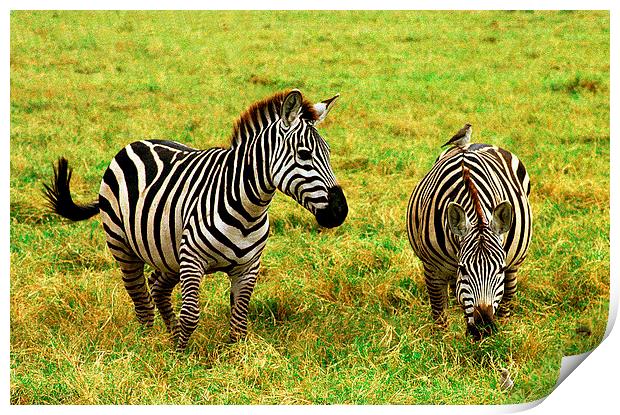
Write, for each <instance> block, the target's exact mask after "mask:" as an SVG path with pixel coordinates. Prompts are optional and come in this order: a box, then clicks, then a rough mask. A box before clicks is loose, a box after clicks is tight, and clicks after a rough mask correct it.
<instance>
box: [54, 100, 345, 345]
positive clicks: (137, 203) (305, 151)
mask: <svg viewBox="0 0 620 415" xmlns="http://www.w3.org/2000/svg"><path fill="white" fill-rule="evenodd" d="M338 97H339V95H338V94H337V95H336V96H334V97H332V98H330V99H327V100H325V101H322V102H319V103H317V104H314V105H313V104H312V103H310V102H309V101H308V100H306V99H305V98H303V97H302V94H301V92H300V91H299V90H297V89H293V90H290V91H284V92H279V93H276V94H275V95H273V96H271V97H268V98H265V99H263V100H262V101H259V102H257V103H254V104H253V105H251V106H250V107H249V109H248V110H247V111H246V112H245V113H243V114H242V115H241V116H240V118H239V119H238V120H237V122H236V123H235V125H234V128H233V134H232V139H231V144H230V147H229V148H210V149H207V150H198V149H194V148H191V147H188V146H186V145H183V144H181V143H178V142H173V141H163V140H143V141H136V142H133V143H131V144H129V145H127V146H126V147H125V148H123V149H122V150H121V151H120V152H119V153H118V154H117V155H116V156H115V157H114V158H113V159H112V161H111V162H110V165H109V167H108V168H107V170H106V171H105V173H104V174H103V179H102V181H101V187H100V190H99V197H98V200H96V201H95V202H92V203H90V204H81V205H80V204H76V203H74V202H73V200H72V198H71V193H70V189H69V182H70V180H71V174H72V170H71V169H69V167H68V162H67V160H66V159H65V158H60V159H59V161H58V163H57V165H56V166H54V181H53V183H52V184H51V185H50V186H48V185H44V186H45V191H46V196H47V198H48V200H49V202H50V203H51V207H52V208H53V210H54V211H55V212H56V213H57V214H59V215H60V216H63V217H65V218H68V219H70V220H73V221H80V220H85V219H88V218H90V217H92V216H94V215H96V214H97V213H100V214H101V220H102V224H103V228H104V230H105V233H106V242H107V246H108V248H109V250H110V251H111V253H112V256H113V257H114V258H115V260H116V261H117V262H118V265H119V267H120V269H121V272H122V276H123V283H124V286H125V288H126V290H127V292H128V293H129V296H130V297H131V299H132V300H133V303H134V308H135V313H136V316H137V319H138V321H139V322H140V323H142V324H143V325H144V326H146V327H151V326H152V325H153V322H154V314H155V311H154V310H155V308H157V310H158V311H159V313H160V315H161V317H162V319H163V321H164V323H165V326H166V329H167V330H168V332H169V333H171V335H172V338H173V340H174V342H175V343H176V349H177V350H178V351H183V350H185V348H186V347H187V343H188V340H189V338H190V336H191V334H192V333H193V332H194V330H195V329H196V327H197V325H198V320H199V312H200V307H199V298H198V294H199V286H200V283H201V280H202V278H203V276H204V275H206V274H210V273H213V272H216V271H223V272H225V273H227V274H228V276H229V279H230V335H229V336H230V338H229V341H230V342H236V341H238V340H240V339H242V338H244V337H246V335H247V315H248V304H249V301H250V297H251V295H252V292H253V290H254V286H255V283H256V279H257V274H258V271H259V266H260V258H261V254H262V252H263V249H264V247H265V244H266V242H267V237H268V234H269V217H268V208H269V205H270V202H271V200H272V198H273V197H274V194H275V193H276V190H280V191H281V192H283V193H285V194H286V195H288V196H290V197H292V198H293V199H294V200H295V201H297V202H298V203H299V204H300V205H302V206H303V207H304V208H305V209H307V210H308V211H310V212H311V213H312V214H313V215H314V216H315V218H316V221H317V222H318V224H319V225H320V226H322V227H326V228H333V227H337V226H340V225H341V224H342V223H343V222H344V220H345V218H346V217H347V214H348V205H347V200H346V197H345V195H344V193H343V191H342V188H341V187H340V185H339V184H338V183H337V181H336V178H335V175H334V172H333V170H332V166H331V162H330V147H329V145H328V144H327V142H326V141H325V140H324V139H323V137H321V135H319V133H318V131H317V129H316V125H317V124H319V123H320V122H321V121H323V120H324V119H325V117H326V116H327V114H328V113H329V111H330V110H331V109H332V107H333V105H334V103H335V102H336V100H337V99H338ZM145 264H148V265H150V266H151V267H152V268H153V270H154V271H153V272H152V274H151V275H150V276H149V278H148V281H147V279H146V278H145V276H144V266H145ZM179 283H180V286H181V307H180V312H179V316H178V319H177V317H176V315H175V312H174V310H173V306H172V302H171V293H172V291H173V289H174V287H175V286H176V285H177V284H179Z"/></svg>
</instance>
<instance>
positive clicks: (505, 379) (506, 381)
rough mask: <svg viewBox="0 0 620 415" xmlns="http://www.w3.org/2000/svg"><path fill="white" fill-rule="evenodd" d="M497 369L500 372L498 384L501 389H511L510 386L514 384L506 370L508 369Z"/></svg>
mask: <svg viewBox="0 0 620 415" xmlns="http://www.w3.org/2000/svg"><path fill="white" fill-rule="evenodd" d="M499 371H500V373H501V376H500V384H499V386H500V388H502V389H503V390H509V389H512V387H513V386H514V382H513V380H512V379H510V373H509V372H508V369H505V368H501V369H500V370H499Z"/></svg>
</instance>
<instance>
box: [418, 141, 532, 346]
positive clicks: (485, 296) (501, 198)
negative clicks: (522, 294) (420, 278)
mask: <svg viewBox="0 0 620 415" xmlns="http://www.w3.org/2000/svg"><path fill="white" fill-rule="evenodd" d="M529 193H530V179H529V176H528V174H527V171H526V170H525V166H524V165H523V163H521V161H520V160H519V159H518V158H517V156H515V155H514V154H512V153H510V152H508V151H506V150H504V149H501V148H498V147H495V146H490V145H486V144H468V145H465V146H464V147H461V148H459V147H452V148H450V149H448V150H446V151H444V152H443V153H442V154H441V155H440V156H439V157H438V159H437V160H436V161H435V164H434V166H433V167H432V169H431V170H430V171H429V172H428V173H427V174H426V176H424V178H423V179H422V181H421V182H420V183H419V184H418V185H417V186H416V188H415V189H414V191H413V193H412V195H411V198H410V200H409V206H408V208H407V231H408V235H409V242H410V243H411V246H412V247H413V250H414V252H415V254H416V255H417V256H418V258H420V260H421V261H422V263H423V265H424V279H425V282H426V287H427V290H428V294H429V297H430V302H431V310H432V314H433V317H434V318H435V320H436V321H437V322H438V323H439V324H441V325H445V324H446V316H445V309H446V306H447V301H448V285H450V287H451V288H452V292H453V293H455V294H456V298H457V301H458V302H459V304H460V305H461V307H462V308H463V311H464V314H465V321H466V323H467V332H468V333H470V334H471V335H472V336H473V337H474V338H476V339H480V338H481V337H482V336H483V335H487V334H490V333H491V332H492V331H493V329H494V328H495V323H494V321H495V315H496V313H497V315H498V316H500V317H507V316H509V314H510V301H511V299H512V297H513V295H514V293H515V291H516V287H517V270H518V269H519V266H520V265H521V263H522V262H523V260H524V259H525V256H526V253H527V249H528V246H529V243H530V239H531V234H532V212H531V209H530V205H529V202H528V196H529Z"/></svg>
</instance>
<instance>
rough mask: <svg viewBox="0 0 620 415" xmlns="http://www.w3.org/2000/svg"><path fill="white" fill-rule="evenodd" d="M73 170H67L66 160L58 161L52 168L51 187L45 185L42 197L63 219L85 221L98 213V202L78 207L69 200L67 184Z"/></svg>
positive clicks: (69, 193) (67, 163)
mask: <svg viewBox="0 0 620 415" xmlns="http://www.w3.org/2000/svg"><path fill="white" fill-rule="evenodd" d="M72 172H73V169H70V168H69V162H68V161H67V159H66V158H64V157H61V158H59V159H58V165H57V166H54V181H53V182H52V184H51V186H48V185H46V184H44V185H43V187H45V191H44V195H45V197H46V199H47V200H48V201H49V203H50V207H51V209H52V210H53V211H54V212H56V213H57V214H59V215H60V216H62V217H63V218H67V219H70V220H72V221H79V220H86V219H88V218H91V217H93V216H95V215H96V214H97V213H99V202H98V201H94V202H93V203H90V204H87V205H78V204H76V203H75V202H74V201H73V199H72V198H71V190H70V189H69V182H70V181H71V173H72Z"/></svg>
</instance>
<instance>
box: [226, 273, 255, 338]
mask: <svg viewBox="0 0 620 415" xmlns="http://www.w3.org/2000/svg"><path fill="white" fill-rule="evenodd" d="M259 268H260V262H259V261H257V262H255V263H254V264H253V265H252V266H250V267H249V268H248V269H246V270H244V272H243V273H240V274H231V275H230V342H231V343H234V342H237V341H238V340H241V339H243V338H245V336H246V335H247V333H248V305H249V304H250V297H252V292H253V291H254V286H255V285H256V276H257V275H258V269H259Z"/></svg>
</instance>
